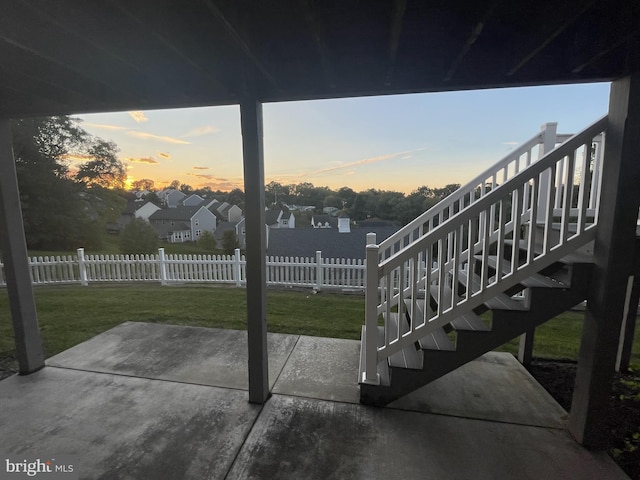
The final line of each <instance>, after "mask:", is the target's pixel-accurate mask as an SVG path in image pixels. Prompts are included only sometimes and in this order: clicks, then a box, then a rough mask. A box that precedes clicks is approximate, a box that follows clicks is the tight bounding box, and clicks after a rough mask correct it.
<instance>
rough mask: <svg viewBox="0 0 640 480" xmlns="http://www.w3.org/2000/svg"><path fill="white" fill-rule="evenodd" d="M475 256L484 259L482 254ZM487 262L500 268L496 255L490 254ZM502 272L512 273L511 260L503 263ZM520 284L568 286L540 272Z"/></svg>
mask: <svg viewBox="0 0 640 480" xmlns="http://www.w3.org/2000/svg"><path fill="white" fill-rule="evenodd" d="M475 258H476V259H477V260H482V255H476V256H475ZM487 262H488V263H489V265H490V266H491V268H493V269H494V270H497V268H498V257H497V256H496V255H489V256H488V258H487ZM502 273H511V266H510V261H509V260H505V263H504V264H503V265H502ZM520 285H522V286H523V287H527V288H531V287H543V288H566V287H567V286H566V285H565V284H564V283H562V282H558V281H557V280H554V279H552V278H549V277H545V276H544V275H540V274H538V273H534V274H532V275H531V276H529V277H528V278H526V279H524V280H522V281H521V282H520Z"/></svg>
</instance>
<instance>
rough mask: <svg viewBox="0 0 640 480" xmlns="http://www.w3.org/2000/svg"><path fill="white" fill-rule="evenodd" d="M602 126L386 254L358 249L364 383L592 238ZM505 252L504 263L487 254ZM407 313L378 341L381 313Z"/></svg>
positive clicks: (374, 380) (602, 123)
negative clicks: (404, 321)
mask: <svg viewBox="0 0 640 480" xmlns="http://www.w3.org/2000/svg"><path fill="white" fill-rule="evenodd" d="M606 126H607V117H603V118H602V119H600V120H598V121H597V122H595V123H594V124H592V125H590V126H589V127H587V128H586V129H585V130H583V131H582V132H580V133H579V134H576V135H574V136H573V137H571V138H570V139H569V140H567V141H566V142H564V143H563V144H562V145H560V146H559V147H557V148H556V149H554V150H552V151H551V152H549V153H547V154H545V155H544V156H543V157H542V158H541V159H540V160H539V161H537V162H536V163H531V164H529V166H527V167H526V168H524V169H523V170H521V171H520V172H519V173H517V174H515V175H513V176H511V177H510V178H509V179H507V180H506V181H505V182H504V183H502V184H501V185H500V186H499V187H498V188H495V189H493V190H492V191H490V192H486V193H485V194H484V195H483V196H482V197H481V198H479V199H477V200H476V201H475V202H473V203H472V204H470V205H468V206H465V207H464V208H462V209H461V211H459V212H457V213H456V212H452V214H451V215H450V216H448V217H447V218H446V219H445V220H443V221H442V222H441V223H439V224H437V225H436V226H434V227H433V228H432V229H431V230H430V231H428V232H426V233H425V234H424V235H422V236H420V237H419V238H417V239H416V240H414V241H412V242H410V243H408V244H406V245H404V246H403V248H402V249H400V250H398V251H395V252H394V253H392V254H391V255H390V256H385V255H384V254H382V253H381V251H380V250H381V248H383V244H381V245H368V246H367V269H368V270H370V269H372V268H373V269H374V271H373V272H372V271H367V287H366V295H367V299H366V312H365V316H366V320H365V346H364V349H365V350H364V367H365V368H364V373H363V378H362V379H361V380H362V381H363V382H365V383H373V384H375V383H378V376H377V365H378V363H379V362H380V361H382V360H384V359H386V358H388V357H389V356H390V355H392V354H393V353H395V352H397V351H399V350H400V349H402V348H404V347H405V346H407V345H410V344H413V343H414V342H416V341H417V340H419V339H420V338H422V337H424V336H425V335H427V334H429V333H431V332H433V331H434V330H435V329H437V328H440V327H443V326H444V325H446V324H448V323H450V322H451V321H452V320H454V319H455V318H457V317H459V316H460V315H462V314H464V313H466V312H469V311H471V310H472V309H473V308H475V307H478V306H479V305H481V304H482V303H484V302H485V301H486V300H488V299H490V298H492V297H493V296H495V295H496V294H498V293H502V292H504V291H506V290H507V289H509V288H511V287H513V286H515V285H517V284H518V283H519V282H521V281H523V280H524V279H525V278H527V277H529V276H530V275H532V274H533V273H536V272H538V271H540V270H541V269H542V268H544V267H546V266H548V265H551V264H552V263H554V262H556V261H558V260H559V259H561V258H562V257H565V256H566V255H567V254H569V253H572V252H573V251H575V249H576V248H579V247H580V246H582V245H585V244H586V243H588V242H589V241H591V240H593V238H594V235H595V227H596V225H597V220H598V204H597V201H598V200H599V188H600V185H599V184H600V171H601V168H602V167H601V165H599V164H598V159H599V158H600V156H599V155H598V154H596V152H595V151H594V148H595V147H594V144H595V143H596V142H600V145H601V146H602V144H603V142H604V133H605V130H606ZM600 149H602V148H600ZM556 198H560V203H559V205H560V206H559V208H556V205H558V203H557V201H556ZM536 219H537V221H536ZM532 220H534V221H533V222H532ZM532 224H537V228H536V226H532ZM536 237H539V238H536ZM540 244H541V248H540V249H539V250H537V249H536V245H540ZM522 247H524V248H525V251H526V252H527V253H526V255H525V256H522V255H521V254H520V249H521V248H522ZM387 248H388V247H387ZM508 248H511V249H512V251H511V256H510V260H505V259H504V258H503V255H501V254H498V255H496V257H495V258H491V256H492V255H491V254H492V253H493V254H494V255H495V253H497V252H504V251H505V250H506V249H508ZM381 256H383V257H384V258H383V260H382V261H381V262H380V263H379V262H378V259H379V258H380V257H381ZM460 285H461V286H462V287H463V288H462V291H463V293H462V294H461V295H458V293H459V291H460V289H459V286H460ZM452 293H453V294H452ZM430 294H431V295H433V296H434V298H435V300H436V303H437V306H435V307H432V305H431V302H430V301H429V300H430ZM421 303H423V304H424V308H419V307H418V306H419V305H420V304H421ZM407 309H409V312H408V313H409V316H410V318H411V322H410V324H409V325H408V328H407V329H406V332H405V329H403V330H402V331H401V329H400V325H399V322H398V327H397V328H396V329H391V328H389V326H388V325H386V326H385V335H384V342H383V344H382V345H378V335H377V327H378V320H379V318H380V316H382V318H389V317H390V316H391V313H392V312H394V313H395V312H397V314H398V316H399V318H404V316H405V313H406V310H407ZM418 313H420V315H418Z"/></svg>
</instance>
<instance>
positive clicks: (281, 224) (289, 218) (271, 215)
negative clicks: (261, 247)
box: [264, 210, 296, 228]
mask: <svg viewBox="0 0 640 480" xmlns="http://www.w3.org/2000/svg"><path fill="white" fill-rule="evenodd" d="M264 218H265V224H266V225H267V226H268V227H269V228H296V217H295V216H294V215H293V213H291V212H285V211H284V210H267V211H266V212H265V213H264Z"/></svg>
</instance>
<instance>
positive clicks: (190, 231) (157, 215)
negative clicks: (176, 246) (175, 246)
mask: <svg viewBox="0 0 640 480" xmlns="http://www.w3.org/2000/svg"><path fill="white" fill-rule="evenodd" d="M149 223H151V226H152V227H153V228H155V230H156V231H157V232H158V236H159V237H160V239H161V240H166V241H167V242H170V243H182V242H189V241H196V240H198V238H200V235H202V232H205V231H207V232H211V233H214V232H215V231H216V223H217V222H216V217H215V215H213V213H211V212H210V211H209V210H208V209H206V208H204V207H184V206H180V207H175V208H166V209H163V210H158V211H157V212H154V213H153V214H152V215H151V216H150V217H149Z"/></svg>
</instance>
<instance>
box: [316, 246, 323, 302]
mask: <svg viewBox="0 0 640 480" xmlns="http://www.w3.org/2000/svg"><path fill="white" fill-rule="evenodd" d="M323 273H324V267H323V265H322V252H321V251H320V250H316V291H318V292H319V291H320V290H322V284H323V283H324V275H323Z"/></svg>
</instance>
